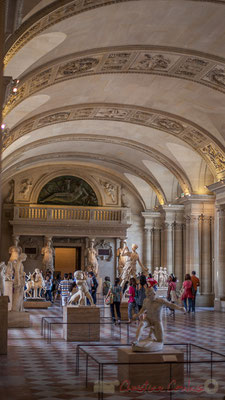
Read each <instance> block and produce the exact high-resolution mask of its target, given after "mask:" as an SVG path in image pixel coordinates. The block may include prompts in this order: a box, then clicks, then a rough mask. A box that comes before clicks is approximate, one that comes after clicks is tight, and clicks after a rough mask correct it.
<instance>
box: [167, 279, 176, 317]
mask: <svg viewBox="0 0 225 400" xmlns="http://www.w3.org/2000/svg"><path fill="white" fill-rule="evenodd" d="M176 282H177V278H176V277H175V276H174V275H173V274H171V275H170V276H169V278H168V289H167V300H168V301H170V302H171V303H175V302H176V301H177V294H176V286H177V283H176ZM170 311H171V314H170V315H175V310H174V309H170Z"/></svg>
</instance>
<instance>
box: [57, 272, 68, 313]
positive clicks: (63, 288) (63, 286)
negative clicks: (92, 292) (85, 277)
mask: <svg viewBox="0 0 225 400" xmlns="http://www.w3.org/2000/svg"><path fill="white" fill-rule="evenodd" d="M68 277H69V275H68V274H64V279H63V280H62V281H61V282H60V284H59V286H58V291H59V292H61V298H62V306H66V305H67V301H68V298H69V296H70V285H71V284H70V283H69V281H68Z"/></svg>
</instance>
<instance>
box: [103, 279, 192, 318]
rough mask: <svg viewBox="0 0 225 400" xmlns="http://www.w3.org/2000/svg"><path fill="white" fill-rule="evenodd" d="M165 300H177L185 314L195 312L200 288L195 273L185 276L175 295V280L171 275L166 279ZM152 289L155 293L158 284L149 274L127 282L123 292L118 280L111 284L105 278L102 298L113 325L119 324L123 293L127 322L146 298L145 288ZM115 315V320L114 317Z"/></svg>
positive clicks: (172, 310)
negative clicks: (179, 289)
mask: <svg viewBox="0 0 225 400" xmlns="http://www.w3.org/2000/svg"><path fill="white" fill-rule="evenodd" d="M167 283H168V289H167V300H168V301H169V302H171V303H176V302H177V301H178V300H179V299H180V300H181V301H182V303H183V305H184V308H185V312H188V313H189V312H191V311H192V312H195V301H196V294H197V288H198V287H199V286H200V281H199V278H198V277H197V276H196V272H195V271H192V275H190V274H186V275H185V280H184V282H183V284H182V288H181V291H180V293H177V287H176V286H177V278H176V277H175V276H174V274H171V275H170V276H169V278H168V282H167ZM147 287H148V288H153V289H154V291H155V292H156V291H157V289H158V282H157V281H156V280H155V279H154V277H152V274H149V275H148V277H146V276H145V275H144V274H143V273H142V274H141V275H140V276H139V277H137V279H136V278H134V277H132V278H131V279H130V281H129V287H128V288H127V287H125V288H124V290H123V288H122V286H121V285H120V279H119V278H116V279H115V282H114V284H111V282H110V278H109V277H107V276H106V277H105V281H104V283H103V296H104V299H105V302H106V303H109V304H110V311H111V317H112V320H113V322H114V323H118V324H120V320H121V312H120V304H121V301H122V297H123V293H125V297H128V322H131V320H132V313H134V314H137V313H138V312H139V311H140V310H141V308H142V305H143V302H144V299H145V298H146V288H147ZM115 312H116V314H117V319H116V316H115ZM174 312H175V311H174V308H173V309H172V308H171V315H174Z"/></svg>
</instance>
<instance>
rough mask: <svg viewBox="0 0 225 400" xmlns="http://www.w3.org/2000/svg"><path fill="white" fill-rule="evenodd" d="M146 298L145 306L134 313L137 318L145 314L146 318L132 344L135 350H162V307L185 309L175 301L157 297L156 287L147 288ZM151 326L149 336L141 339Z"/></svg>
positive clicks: (134, 317)
mask: <svg viewBox="0 0 225 400" xmlns="http://www.w3.org/2000/svg"><path fill="white" fill-rule="evenodd" d="M145 293H146V298H145V299H144V302H143V306H142V308H141V310H140V311H139V313H138V314H136V315H133V319H136V318H138V317H140V316H141V315H143V317H144V319H143V320H142V321H141V323H140V325H139V327H138V329H137V332H136V340H135V342H134V343H133V345H132V350H133V351H140V352H147V351H160V350H162V348H163V344H164V335H163V333H164V332H163V323H162V308H163V306H167V307H169V308H170V309H173V310H180V311H185V309H184V307H180V306H178V305H176V304H175V303H170V302H169V301H167V300H165V299H162V298H159V297H157V295H156V293H155V291H154V289H152V288H147V289H146V290H145ZM147 328H150V332H149V336H148V338H147V339H144V340H140V338H141V336H142V333H143V332H144V331H145V329H147Z"/></svg>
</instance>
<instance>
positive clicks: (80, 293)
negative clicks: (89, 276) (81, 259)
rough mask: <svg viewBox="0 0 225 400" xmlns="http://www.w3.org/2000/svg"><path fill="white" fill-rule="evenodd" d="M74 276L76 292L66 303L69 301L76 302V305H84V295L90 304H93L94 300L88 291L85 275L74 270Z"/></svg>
mask: <svg viewBox="0 0 225 400" xmlns="http://www.w3.org/2000/svg"><path fill="white" fill-rule="evenodd" d="M74 278H75V280H76V285H77V288H78V290H77V292H76V293H74V294H73V295H72V297H71V298H70V300H69V301H68V304H71V303H76V302H78V305H82V306H85V305H86V297H87V298H88V300H89V301H90V304H91V305H92V306H93V305H94V302H93V299H92V297H91V294H90V293H89V289H88V285H87V281H86V277H85V274H84V272H83V271H75V272H74Z"/></svg>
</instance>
